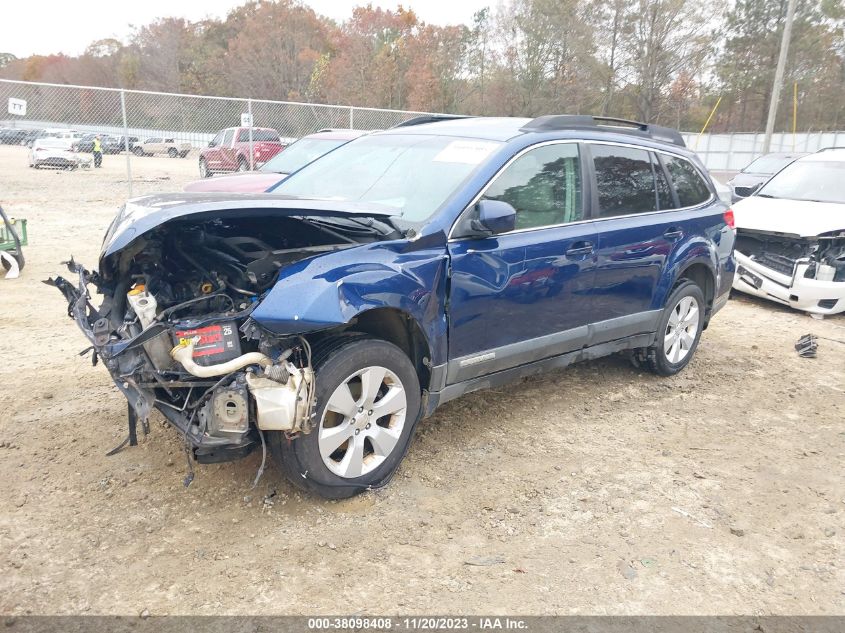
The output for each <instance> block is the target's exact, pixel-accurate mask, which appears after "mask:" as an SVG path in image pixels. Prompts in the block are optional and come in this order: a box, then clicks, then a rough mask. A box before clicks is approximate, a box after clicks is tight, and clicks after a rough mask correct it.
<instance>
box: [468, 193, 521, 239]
mask: <svg viewBox="0 0 845 633" xmlns="http://www.w3.org/2000/svg"><path fill="white" fill-rule="evenodd" d="M515 226H516V209H514V208H513V207H512V206H511V205H510V204H509V203H507V202H504V201H502V200H487V199H484V198H482V199H481V200H479V201H478V202H477V203H476V205H475V214H474V217H473V218H472V219H471V220H470V229H472V232H473V233H477V234H479V235H497V234H499V233H507V232H508V231H513V229H514V227H515Z"/></svg>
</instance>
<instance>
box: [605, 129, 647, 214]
mask: <svg viewBox="0 0 845 633" xmlns="http://www.w3.org/2000/svg"><path fill="white" fill-rule="evenodd" d="M590 151H591V152H592V154H593V164H594V165H595V172H596V187H597V189H598V200H599V217H602V218H607V217H613V216H616V215H629V214H631V213H647V212H649V211H657V193H656V190H655V183H654V172H653V170H652V167H651V160H652V159H651V155H650V153H649V152H647V151H645V150H641V149H635V148H633V147H621V146H615V145H592V146H591V147H590Z"/></svg>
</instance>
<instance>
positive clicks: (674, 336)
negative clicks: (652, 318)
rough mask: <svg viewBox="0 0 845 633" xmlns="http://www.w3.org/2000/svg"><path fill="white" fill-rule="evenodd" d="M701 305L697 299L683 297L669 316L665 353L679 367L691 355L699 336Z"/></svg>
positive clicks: (665, 334)
mask: <svg viewBox="0 0 845 633" xmlns="http://www.w3.org/2000/svg"><path fill="white" fill-rule="evenodd" d="M699 309H700V308H699V305H698V301H696V299H695V297H689V296H687V297H683V298H682V299H681V300H680V301H678V303H677V304H676V305H675V307H674V308H673V309H672V312H671V314H670V315H669V322H668V323H667V324H666V332H665V333H664V335H663V352H664V353H665V354H666V358H667V359H668V360H669V362H670V363H672V364H675V365H677V364H678V363H680V362H681V361H682V360H684V359H685V358H686V357H687V354H689V353H690V350H691V349H692V346H693V344H694V343H695V337H696V335H697V334H698V321H699Z"/></svg>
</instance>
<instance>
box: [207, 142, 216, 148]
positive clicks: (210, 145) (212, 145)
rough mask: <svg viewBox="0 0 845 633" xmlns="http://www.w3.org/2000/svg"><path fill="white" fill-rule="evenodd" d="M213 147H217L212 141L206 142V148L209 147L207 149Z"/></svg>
mask: <svg viewBox="0 0 845 633" xmlns="http://www.w3.org/2000/svg"><path fill="white" fill-rule="evenodd" d="M215 145H217V143H215V142H214V141H209V142H208V146H209V147H214V146H215Z"/></svg>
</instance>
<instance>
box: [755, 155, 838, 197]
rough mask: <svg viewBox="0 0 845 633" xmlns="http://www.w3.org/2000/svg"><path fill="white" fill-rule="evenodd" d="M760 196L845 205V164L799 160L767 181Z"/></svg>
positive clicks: (759, 193)
mask: <svg viewBox="0 0 845 633" xmlns="http://www.w3.org/2000/svg"><path fill="white" fill-rule="evenodd" d="M757 195H758V196H762V197H764V198H787V199H789V200H807V201H812V202H839V203H845V161H841V162H834V161H824V160H812V161H806V160H803V161H798V162H796V163H792V164H791V165H790V166H789V167H787V168H786V169H784V170H783V171H782V172H780V173H779V174H777V175H776V176H775V177H774V178H772V179H771V180H770V181H769V182H767V183H766V184H765V185H763V187H762V188H761V189H760V191H759V192H758V193H757Z"/></svg>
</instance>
